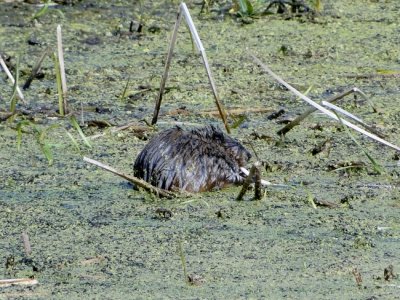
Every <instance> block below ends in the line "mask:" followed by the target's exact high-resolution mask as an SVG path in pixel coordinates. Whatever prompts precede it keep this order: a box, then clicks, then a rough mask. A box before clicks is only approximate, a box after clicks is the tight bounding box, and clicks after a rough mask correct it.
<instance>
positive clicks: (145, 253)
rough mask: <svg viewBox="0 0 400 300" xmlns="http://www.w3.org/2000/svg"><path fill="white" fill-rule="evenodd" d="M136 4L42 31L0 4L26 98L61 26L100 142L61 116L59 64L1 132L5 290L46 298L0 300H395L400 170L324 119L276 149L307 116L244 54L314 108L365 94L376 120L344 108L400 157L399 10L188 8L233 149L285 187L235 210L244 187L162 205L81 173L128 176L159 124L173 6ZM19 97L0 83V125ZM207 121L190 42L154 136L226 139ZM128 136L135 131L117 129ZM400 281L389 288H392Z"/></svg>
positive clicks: (26, 14)
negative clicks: (174, 132)
mask: <svg viewBox="0 0 400 300" xmlns="http://www.w3.org/2000/svg"><path fill="white" fill-rule="evenodd" d="M132 2H133V3H132ZM132 2H130V1H111V2H106V1H81V2H78V3H76V4H74V5H59V6H56V7H49V9H48V10H47V11H46V12H45V14H43V15H42V16H40V17H39V18H37V19H36V20H32V16H33V15H34V14H35V12H38V11H39V8H38V7H37V6H35V5H33V4H27V3H21V2H11V3H6V2H3V1H2V2H0V24H1V26H0V45H1V48H0V51H1V53H2V55H3V56H4V57H10V59H9V60H7V62H8V64H9V65H10V66H11V69H12V71H13V70H14V69H13V66H15V65H16V61H17V57H19V58H20V66H19V69H20V83H21V84H20V85H21V86H22V85H23V83H24V82H25V80H26V79H27V78H28V77H29V73H30V70H31V68H32V67H33V66H34V65H35V63H36V62H37V61H38V59H39V57H40V55H41V54H42V53H43V51H44V50H45V49H46V47H48V46H49V47H50V49H51V51H55V49H56V47H55V45H56V26H57V24H61V26H62V32H63V45H64V51H65V52H64V58H65V65H66V77H67V84H68V100H69V105H70V109H71V111H73V114H74V115H75V116H76V119H77V120H78V122H79V123H80V124H81V126H82V129H83V131H84V133H85V134H86V136H88V137H93V136H96V135H99V134H100V133H105V134H104V135H102V136H100V137H97V138H90V139H89V141H90V144H91V148H89V147H87V146H85V144H84V142H83V141H82V139H81V137H80V135H79V134H78V132H77V131H76V130H75V129H74V126H73V124H72V123H71V121H70V117H65V118H62V117H60V116H59V115H58V114H57V110H58V104H57V101H58V95H57V88H56V83H55V82H56V76H55V71H54V63H53V60H52V59H50V58H46V59H45V60H44V63H43V65H42V68H41V76H40V77H39V78H37V79H35V80H34V81H33V82H32V84H31V87H30V88H29V89H27V90H25V91H24V95H25V97H26V99H27V103H25V104H24V103H22V102H19V104H18V105H17V110H18V111H19V114H18V115H17V116H16V117H15V119H14V120H11V121H6V118H5V117H2V121H1V122H0V144H1V150H0V161H1V172H0V274H1V275H0V279H3V278H26V277H32V278H35V279H37V280H38V284H37V285H34V286H13V287H2V286H1V285H0V298H4V299H22V298H26V299H28V298H29V299H61V298H68V299H76V298H78V297H79V298H93V299H97V298H98V299H221V298H227V299H283V298H285V299H399V298H400V297H399V296H398V295H400V279H399V277H398V276H397V272H398V271H399V269H400V260H399V257H400V243H399V242H400V221H399V210H400V192H399V187H400V180H399V174H400V169H399V168H400V166H399V153H396V152H395V151H394V150H392V149H390V148H388V147H385V146H383V145H380V144H378V143H376V142H373V141H372V140H370V139H367V138H364V137H362V136H360V135H358V134H356V133H352V134H353V136H354V137H355V138H356V139H357V140H358V142H359V143H360V144H361V145H362V147H363V148H364V150H366V151H367V152H368V153H369V155H370V156H372V157H373V158H374V159H375V160H376V161H377V163H378V164H380V165H381V167H382V168H383V169H384V170H383V172H381V173H380V174H379V173H378V172H377V171H376V170H374V167H373V166H372V164H371V162H370V161H369V160H368V158H367V156H366V155H365V154H364V153H363V150H361V149H360V147H359V146H357V144H355V143H354V142H353V141H352V140H351V139H350V138H349V135H348V133H347V132H346V131H345V130H343V128H342V127H341V125H340V124H338V123H335V122H334V121H331V120H329V119H327V118H326V117H323V116H322V115H320V114H318V113H314V114H313V115H311V116H310V117H308V118H307V119H306V120H305V121H304V122H302V124H301V125H300V126H297V127H295V128H294V129H293V130H292V131H290V132H289V133H288V134H287V135H286V137H285V138H284V139H281V138H279V137H278V136H277V135H276V132H277V130H279V129H280V128H282V127H283V126H284V124H282V123H281V122H283V121H285V120H286V119H290V118H293V117H295V116H296V115H299V114H301V113H302V112H303V111H304V110H305V109H307V106H306V105H305V104H304V103H303V102H302V101H301V100H299V99H297V98H296V97H295V96H293V95H292V94H290V93H289V92H288V91H287V90H285V88H282V87H281V86H280V85H279V84H277V83H276V82H274V80H273V79H272V78H270V77H268V76H267V75H266V74H264V73H263V71H262V70H261V69H260V68H259V67H258V66H257V65H256V64H255V63H254V62H253V60H252V59H251V57H250V55H249V54H250V53H253V54H254V55H256V56H257V57H258V58H260V59H261V60H262V61H263V62H264V63H266V64H267V65H268V66H270V68H271V69H272V70H274V71H275V72H276V73H278V74H279V75H280V76H282V77H283V78H284V79H285V80H286V81H288V82H289V83H290V84H292V85H294V86H295V87H296V88H298V89H299V90H300V91H302V92H306V91H307V90H308V89H309V88H310V90H309V91H308V96H310V97H311V98H312V99H314V100H318V101H321V100H323V99H326V98H328V97H330V96H332V95H335V94H339V93H340V92H343V91H345V90H346V89H348V88H351V87H354V86H356V87H358V88H359V89H361V90H362V91H363V92H364V93H365V94H366V95H367V96H368V98H369V100H370V101H371V102H372V103H373V104H374V106H375V107H376V109H377V112H374V111H373V109H372V108H371V106H369V105H368V103H367V101H365V100H364V99H363V98H362V97H360V96H359V95H357V96H353V95H350V96H347V97H346V98H345V99H344V100H341V101H340V102H339V105H340V106H341V107H343V108H345V109H347V110H349V111H351V112H352V113H354V114H356V115H357V116H359V117H361V118H362V119H363V120H364V121H366V122H367V123H369V124H373V125H374V126H375V127H377V128H378V129H379V130H380V131H381V132H382V133H384V134H385V135H386V139H387V140H389V141H390V142H392V143H394V144H397V145H400V130H399V123H400V105H399V96H400V88H399V86H400V77H399V74H400V48H399V42H400V40H399V36H400V23H399V20H400V18H399V17H400V14H399V11H400V2H399V1H397V0H392V1H390V0H386V1H378V0H377V1H372V0H357V1H345V0H340V1H330V0H326V1H322V3H323V4H324V9H323V11H322V13H321V14H320V15H317V16H315V17H313V18H312V17H306V16H303V17H288V16H284V15H279V14H272V15H266V16H260V17H257V18H253V19H249V18H246V19H245V20H244V21H245V22H242V21H241V20H240V19H236V18H235V17H233V16H230V15H229V14H228V13H227V12H226V11H227V9H225V7H224V4H221V6H218V4H216V5H215V6H213V7H211V8H210V11H209V13H204V14H200V9H201V5H200V1H193V2H192V1H190V2H188V3H187V4H188V7H189V9H190V11H191V13H192V17H193V19H194V22H195V24H196V25H197V29H198V31H199V34H200V37H201V39H202V41H203V43H204V47H205V49H206V52H207V55H208V58H209V60H210V65H211V68H212V71H213V74H214V77H215V81H216V85H217V88H218V91H219V94H220V97H221V99H222V101H223V103H224V105H225V107H226V108H227V109H228V110H233V109H239V110H240V109H241V110H242V113H241V116H236V120H241V122H239V123H240V125H239V126H238V127H237V128H235V129H233V130H232V136H234V137H235V138H238V139H239V140H241V141H242V142H243V143H244V144H245V145H246V147H248V148H249V149H252V152H253V154H254V152H255V153H256V154H257V156H258V158H259V159H260V160H261V161H263V162H264V167H263V177H264V178H266V179H268V180H270V181H272V182H273V183H277V184H285V185H286V187H270V188H267V189H266V194H265V197H264V198H263V200H261V201H252V200H251V197H252V195H251V194H252V193H248V194H247V195H246V198H245V201H240V202H238V201H235V198H236V195H237V194H238V193H239V190H240V187H230V188H228V189H223V190H220V191H215V192H209V193H204V194H200V195H194V196H192V197H190V198H179V199H174V200H163V199H158V198H155V197H153V196H150V195H148V194H146V193H145V192H143V191H138V190H135V189H133V188H132V186H131V185H130V184H129V183H127V182H126V181H124V180H123V179H121V178H120V177H117V176H115V175H113V174H110V173H108V172H105V171H103V170H100V169H99V168H96V167H95V166H92V165H90V164H88V163H86V162H84V161H83V159H82V157H83V156H88V157H91V158H94V159H97V160H99V161H101V162H103V163H106V164H109V165H111V166H113V167H115V168H117V169H119V170H122V171H124V172H126V173H132V162H133V160H134V158H135V157H136V155H137V154H138V153H139V151H140V150H141V149H142V148H143V147H144V145H145V144H146V142H147V139H148V138H149V137H151V136H152V135H154V131H153V130H151V129H150V128H148V127H146V124H145V122H144V121H143V120H147V121H150V120H151V117H152V113H153V109H154V99H155V97H156V94H157V89H158V87H159V83H160V78H161V74H162V71H163V65H164V61H165V53H166V50H167V47H168V42H169V37H170V35H171V30H172V28H173V25H174V22H175V19H176V12H177V8H178V4H179V3H178V2H177V1H165V2H163V1H157V2H153V1H141V2H140V1H137V3H136V2H135V1H132ZM131 21H132V25H131ZM249 21H251V22H249ZM248 23H249V24H248ZM139 24H143V27H142V30H141V32H140V33H138V32H136V31H137V28H138V26H139ZM130 27H131V29H132V30H130ZM125 87H127V88H126V91H125V95H124V96H121V95H122V94H123V93H124V90H125ZM12 90H13V89H12V84H11V83H10V82H9V81H8V80H7V79H6V76H5V74H4V72H2V73H1V76H0V108H1V111H2V115H1V116H3V115H6V112H7V111H8V109H9V104H10V102H9V99H10V97H11V95H12ZM250 109H253V110H255V111H256V112H254V111H253V112H251V111H250ZM281 109H283V110H284V113H283V115H281V116H280V117H278V118H269V116H270V115H271V114H272V113H274V112H277V111H279V110H281ZM210 111H216V108H215V105H214V101H213V98H212V93H211V90H210V88H209V85H208V80H207V77H206V73H205V70H204V68H203V67H202V65H201V60H200V58H199V56H198V55H197V53H196V51H195V50H193V48H192V43H191V40H190V36H189V34H188V30H187V28H186V27H185V26H183V25H182V26H181V29H180V30H179V34H178V42H177V45H176V48H175V54H174V58H173V61H172V65H171V70H170V73H169V79H168V82H167V88H166V94H165V97H164V102H163V105H162V108H161V113H160V117H159V124H158V127H157V129H156V130H161V129H164V128H169V127H171V126H174V125H173V124H174V123H175V122H184V123H195V124H209V123H212V124H217V125H220V126H221V127H222V123H221V121H220V120H219V119H218V118H216V117H213V116H210V114H209V112H210ZM243 111H244V112H243ZM246 111H247V112H246ZM257 111H259V112H257ZM230 120H231V122H232V123H233V121H232V119H230ZM28 121H29V122H28ZM21 122H22V123H21ZM129 123H135V126H134V127H129V128H127V129H125V130H119V131H112V130H110V128H115V126H123V125H125V124H129ZM19 124H24V125H23V126H22V130H20V131H18V128H19V127H20V126H21V125H19ZM107 124H109V125H112V127H110V128H107V127H106V128H103V127H102V126H104V125H107ZM18 132H20V134H18ZM67 132H68V133H69V134H70V135H72V136H73V137H74V138H75V140H76V143H77V144H78V146H79V150H78V149H77V147H76V144H74V142H72V140H71V139H70V137H69V136H68V134H67ZM19 138H21V140H20V142H18V141H19ZM19 143H20V145H19V147H18V144H19ZM250 143H251V145H250ZM321 144H324V145H325V146H326V147H325V148H324V147H322V149H324V150H323V151H322V152H320V153H318V154H316V155H313V153H314V154H315V153H317V152H319V151H317V150H315V149H317V148H318V145H321ZM18 148H19V149H18ZM43 149H45V150H44V151H43ZM46 149H47V150H46ZM46 151H47V152H46ZM46 153H47V158H46V155H45V154H46ZM49 153H51V155H52V159H53V163H52V164H51V165H49V159H50V156H49ZM253 157H255V155H253ZM346 166H347V167H348V166H353V168H345V167H346ZM343 167H344V168H343ZM356 167H357V168H356ZM325 202H328V204H329V205H328V206H325V205H322V206H321V205H317V206H314V205H313V203H317V204H318V203H322V204H323V203H325ZM23 232H25V233H26V234H27V235H28V236H29V239H30V244H31V248H32V251H31V253H30V254H27V253H26V251H25V249H24V246H23V243H22V241H21V234H22V233H23ZM391 265H392V266H393V270H394V274H391V273H390V272H386V275H385V274H384V270H385V269H386V270H390V266H391ZM392 275H393V276H392ZM187 277H189V278H190V280H191V282H189V283H188V282H187V280H186V278H187Z"/></svg>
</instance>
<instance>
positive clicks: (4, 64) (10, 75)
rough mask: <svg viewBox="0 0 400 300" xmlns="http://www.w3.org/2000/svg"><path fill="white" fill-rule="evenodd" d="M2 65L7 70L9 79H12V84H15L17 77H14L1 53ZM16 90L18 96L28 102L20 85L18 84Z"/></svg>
mask: <svg viewBox="0 0 400 300" xmlns="http://www.w3.org/2000/svg"><path fill="white" fill-rule="evenodd" d="M0 65H1V67H2V68H3V70H4V72H6V74H7V77H8V79H10V81H11V83H12V84H15V79H14V77H13V76H12V74H11V72H10V70H9V69H8V67H7V65H6V63H5V61H4V60H3V58H2V57H1V55H0ZM16 91H17V93H18V97H19V98H20V99H21V101H22V102H23V103H26V102H25V98H24V95H23V94H22V91H21V89H20V88H19V86H18V85H17V86H16Z"/></svg>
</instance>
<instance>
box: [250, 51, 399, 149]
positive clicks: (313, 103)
mask: <svg viewBox="0 0 400 300" xmlns="http://www.w3.org/2000/svg"><path fill="white" fill-rule="evenodd" d="M250 56H251V57H252V58H253V59H254V61H255V62H256V63H257V64H258V65H259V66H260V67H261V68H262V69H263V70H264V71H265V72H267V73H268V74H269V75H271V76H272V77H273V78H275V80H277V81H278V82H279V83H281V84H282V85H284V86H285V87H286V88H287V89H288V90H290V91H291V92H292V93H294V94H295V95H297V96H299V97H301V98H302V99H303V100H304V101H306V102H307V103H308V104H310V105H312V106H314V107H315V108H316V109H318V110H320V111H322V112H323V113H324V114H326V115H327V116H329V117H331V118H332V119H334V120H336V121H339V118H338V117H337V116H336V115H335V114H334V113H333V112H331V111H329V110H327V109H326V108H324V107H323V106H321V105H319V104H318V103H316V102H314V101H312V100H311V99H310V98H308V97H307V96H305V95H303V94H302V93H300V92H299V91H298V90H296V89H295V88H294V87H292V86H291V85H290V84H288V83H287V82H286V81H284V80H283V79H282V78H281V77H279V76H278V75H276V74H275V73H274V72H272V71H271V69H270V68H268V67H267V66H266V65H265V64H263V63H262V62H261V61H260V60H259V59H258V58H257V57H255V56H254V55H253V54H250ZM342 123H343V124H344V125H346V126H348V127H350V128H352V129H354V130H356V131H358V132H360V133H362V134H364V135H366V136H368V137H369V138H371V139H374V140H375V141H378V142H380V143H382V144H384V145H386V146H389V147H391V148H393V149H395V150H397V151H400V147H398V146H396V145H394V144H391V143H389V142H387V141H386V140H384V139H382V138H380V137H378V136H376V135H375V134H372V133H370V132H368V131H366V130H364V129H362V128H360V127H358V126H356V125H354V124H353V123H350V122H349V121H346V120H342Z"/></svg>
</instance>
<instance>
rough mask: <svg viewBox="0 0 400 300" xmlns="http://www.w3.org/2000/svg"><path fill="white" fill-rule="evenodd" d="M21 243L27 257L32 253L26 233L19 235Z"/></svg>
mask: <svg viewBox="0 0 400 300" xmlns="http://www.w3.org/2000/svg"><path fill="white" fill-rule="evenodd" d="M21 239H22V243H23V245H24V250H25V254H26V255H27V256H29V255H30V254H31V252H32V247H31V243H30V241H29V235H28V234H27V233H26V232H23V233H22V234H21Z"/></svg>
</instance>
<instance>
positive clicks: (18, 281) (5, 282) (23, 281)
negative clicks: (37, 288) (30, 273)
mask: <svg viewBox="0 0 400 300" xmlns="http://www.w3.org/2000/svg"><path fill="white" fill-rule="evenodd" d="M38 283H39V282H38V281H37V280H36V279H31V278H14V279H0V288H2V287H7V286H12V285H35V284H38Z"/></svg>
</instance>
